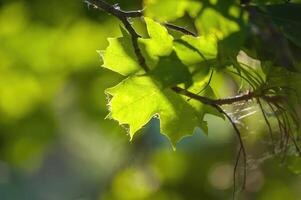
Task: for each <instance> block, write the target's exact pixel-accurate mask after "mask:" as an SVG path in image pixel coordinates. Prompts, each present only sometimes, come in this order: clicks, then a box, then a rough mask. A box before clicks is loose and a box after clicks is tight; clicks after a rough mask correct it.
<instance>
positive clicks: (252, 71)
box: [101, 0, 301, 145]
mask: <svg viewBox="0 0 301 200" xmlns="http://www.w3.org/2000/svg"><path fill="white" fill-rule="evenodd" d="M249 3H251V4H249ZM275 3H277V4H275ZM270 4H271V5H270ZM166 5H168V6H166ZM145 7H146V8H147V9H146V11H145V15H146V16H149V17H144V21H145V24H146V29H147V33H148V34H147V36H146V37H141V38H138V47H135V45H133V43H132V42H133V41H132V39H133V38H132V35H131V33H130V32H128V31H127V30H126V29H124V28H122V27H121V32H122V37H119V38H110V39H109V46H108V48H107V49H106V50H105V51H103V52H101V55H102V59H103V63H104V64H103V67H104V68H107V69H110V70H112V71H115V72H117V73H119V74H121V75H122V76H124V77H125V79H124V80H123V81H122V82H121V83H120V84H118V85H117V86H115V87H113V88H109V89H107V90H106V93H107V94H108V96H109V109H110V114H109V117H110V118H113V119H115V120H117V121H118V122H119V124H121V125H123V126H125V127H127V129H128V131H129V135H130V138H131V139H132V138H133V136H134V135H135V133H137V131H139V130H140V129H141V128H142V127H143V126H145V125H146V124H147V123H148V122H149V121H150V120H151V119H152V118H153V117H157V118H159V119H160V127H161V133H163V134H164V135H166V136H168V138H169V139H170V140H171V142H172V144H173V145H175V144H176V142H178V141H179V140H180V139H181V138H183V137H184V136H186V135H190V134H192V133H193V132H194V129H195V128H201V129H202V130H203V131H204V132H207V126H206V122H205V120H204V116H205V115H206V114H211V115H216V116H218V117H223V115H222V114H225V113H221V112H220V110H219V109H216V107H214V106H212V105H208V104H206V103H205V104H204V102H202V101H199V100H197V99H191V98H190V97H188V96H187V95H186V96H185V94H184V95H183V93H182V95H181V94H177V93H176V92H175V91H174V90H173V89H172V88H173V87H175V86H177V87H180V88H182V89H183V90H184V91H189V92H191V93H193V94H196V95H201V96H202V97H205V98H208V99H216V98H217V97H218V96H220V94H218V93H217V91H218V90H219V88H216V86H215V87H214V84H210V83H211V80H212V76H213V74H214V73H225V74H228V75H230V76H232V78H233V81H234V82H235V83H236V84H237V86H240V89H241V90H244V91H248V90H251V91H252V92H253V93H254V94H255V95H254V96H255V97H258V98H257V99H258V100H259V98H261V97H266V95H268V96H281V97H283V96H285V100H283V101H282V102H280V103H275V105H274V104H273V105H271V104H272V103H273V102H269V101H267V104H268V105H269V106H270V109H272V110H273V111H275V112H274V113H277V112H278V113H282V114H283V113H284V114H285V115H289V116H290V117H289V119H288V121H289V122H291V121H292V122H293V124H294V128H295V129H294V130H298V127H297V124H298V119H297V118H298V116H297V114H296V112H295V111H296V110H295V109H296V107H295V106H296V105H297V104H298V101H299V94H300V92H301V91H300V87H299V86H300V85H301V83H300V74H299V72H298V71H299V69H300V63H301V62H300V59H299V57H298V55H299V54H298V53H300V47H301V46H300V38H299V36H300V34H298V33H299V31H300V30H299V29H298V28H299V27H301V26H300V19H301V16H300V14H299V12H298V10H300V7H301V6H300V5H299V4H286V3H285V4H284V3H283V2H281V4H279V2H278V1H264V2H263V1H251V2H248V3H247V4H246V5H243V6H242V5H240V4H237V2H235V1H227V2H225V1H202V2H198V1H190V0H182V1H145ZM118 9H119V8H118ZM185 16H188V17H189V18H191V19H192V22H193V23H192V24H193V26H192V29H194V31H196V32H198V33H199V35H200V36H198V37H195V36H194V35H195V34H194V33H191V32H190V31H188V30H187V29H185V28H181V27H178V26H173V25H169V24H164V22H166V21H174V22H175V23H177V22H178V21H177V20H178V19H180V18H183V17H185ZM152 18H156V19H158V20H159V21H160V22H161V23H160V22H159V21H155V20H153V19H152ZM179 23H181V22H180V21H179ZM164 25H165V26H164ZM167 28H171V29H174V30H177V31H179V30H180V32H182V33H183V34H180V35H179V34H177V33H175V31H174V30H171V31H168V30H167ZM185 33H188V34H185ZM189 33H191V34H189ZM137 51H141V52H140V53H141V56H142V57H143V58H144V59H145V63H146V65H147V66H148V67H149V70H148V71H145V70H143V68H141V62H139V55H138V58H137ZM250 56H251V57H252V58H251V57H250ZM242 83H244V84H242ZM254 96H252V98H253V97H254ZM252 98H250V99H246V100H251V99H252ZM264 100H267V99H266V98H264ZM259 103H260V102H259ZM279 104H281V105H279ZM260 105H261V109H262V111H263V115H264V116H265V117H266V111H265V110H264V107H263V106H262V104H261V103H260ZM281 109H282V110H281ZM279 110H280V111H279ZM287 113H288V114H287ZM275 115H276V114H275ZM276 117H277V116H276ZM277 119H280V117H277ZM289 122H288V123H284V122H283V124H290V123H289ZM267 123H268V124H269V122H268V121H267ZM287 126H288V125H287ZM287 126H285V127H286V128H287ZM294 134H297V133H295V132H294Z"/></svg>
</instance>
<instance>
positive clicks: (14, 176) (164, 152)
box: [0, 0, 301, 200]
mask: <svg viewBox="0 0 301 200" xmlns="http://www.w3.org/2000/svg"><path fill="white" fill-rule="evenodd" d="M108 2H110V3H120V5H121V6H122V8H125V9H137V8H139V9H140V8H142V7H143V6H142V4H143V3H142V2H140V1H138V0H137V1H136V0H132V1H119V2H118V1H108ZM258 2H259V1H258ZM261 2H262V1H261ZM266 2H267V1H265V3H266ZM270 2H272V1H270ZM273 2H276V1H273ZM167 4H168V5H169V6H166V5H167ZM144 7H145V8H146V10H145V13H146V14H147V15H148V16H150V17H153V18H156V19H159V20H162V21H164V20H166V21H175V22H176V23H178V24H180V25H182V24H188V28H192V29H195V30H197V29H199V31H200V32H201V33H203V34H206V33H207V31H208V32H212V30H213V32H215V33H217V35H218V38H227V37H228V36H229V35H231V34H232V33H235V32H237V31H242V30H241V29H240V28H239V27H241V26H238V25H237V24H240V23H244V20H246V18H247V17H246V16H243V17H244V18H243V19H240V18H239V15H238V11H237V8H236V7H235V6H233V2H232V1H221V0H220V1H213V0H211V1H207V0H206V1H205V0H204V1H202V3H200V2H199V1H190V0H186V1H185V0H181V1H176V0H164V1H163V0H162V1H159V0H147V1H145V2H144ZM162 9H163V10H162ZM199 12H201V14H200V15H199ZM187 13H188V14H187ZM208 15H209V17H208ZM194 17H198V19H199V20H202V18H205V19H207V18H209V19H210V20H205V21H206V23H201V21H197V23H196V24H193V23H191V18H194ZM229 24H230V25H229ZM118 25H119V22H118V21H117V20H116V19H114V18H113V17H112V16H108V15H106V14H105V13H101V12H98V11H95V10H93V9H89V8H88V7H87V6H86V5H85V4H84V3H83V2H82V1H73V0H65V1H63V2H62V1H59V0H52V1H47V2H46V1H39V0H16V1H15V0H2V1H1V2H0V199H1V200H2V199H3V200H21V199H22V200H23V199H29V200H40V199H45V200H57V199H64V200H73V199H85V200H86V199H87V200H90V199H91V200H94V199H104V200H127V199H131V200H135V199H137V200H167V199H172V200H190V199H191V200H197V199H231V195H232V184H233V180H232V169H233V163H234V160H235V152H236V145H235V142H234V134H232V129H231V126H230V125H229V124H228V123H227V122H226V121H224V120H222V119H219V118H218V119H216V118H214V117H210V116H207V117H206V120H207V121H208V126H209V133H208V136H205V134H204V133H202V132H200V131H199V132H197V133H195V134H194V135H193V136H192V137H190V138H185V139H184V140H183V141H182V142H180V143H179V144H178V146H177V151H176V152H174V151H173V150H172V149H171V147H170V145H169V143H168V141H167V139H166V138H164V137H163V136H161V135H159V127H158V126H159V123H158V120H155V119H154V120H152V121H151V123H150V124H149V125H147V126H146V127H145V128H144V129H143V130H142V131H140V134H138V136H137V138H136V139H134V140H133V141H132V142H131V143H129V142H128V136H126V134H125V131H124V130H123V129H122V128H120V127H118V124H117V123H116V122H114V121H111V120H105V119H104V118H105V117H106V116H107V114H108V111H107V107H106V104H107V101H106V96H105V94H104V90H105V88H108V87H111V86H113V85H115V84H116V83H117V82H119V81H120V80H121V77H120V76H119V75H116V74H114V73H112V72H110V71H108V70H105V69H102V68H101V67H100V66H101V63H100V62H99V56H98V53H97V50H100V49H104V48H105V47H107V45H108V44H109V42H108V41H107V38H108V37H114V36H120V35H121V33H120V31H119V26H118ZM141 32H143V30H141ZM206 37H207V36H206ZM208 37H211V36H208ZM297 39H298V38H297ZM185 40H187V42H188V43H189V41H190V39H189V38H185ZM212 40H214V39H212ZM147 43H149V42H146V45H147ZM179 48H185V47H183V46H182V47H181V46H180V45H179ZM196 48H203V46H202V41H200V46H197V47H196ZM215 48H216V46H215V45H213V47H212V49H213V50H212V51H209V52H208V56H209V57H210V55H211V54H216V51H215ZM148 50H149V51H152V48H151V47H149V49H148ZM155 56H156V55H154V57H155ZM226 56H229V55H226ZM116 59H117V58H116ZM195 60H201V59H200V58H199V57H198V56H197V55H196V59H195ZM204 76H205V77H208V72H207V71H206V72H203V71H202V72H198V76H197V77H195V78H198V77H199V78H200V77H201V78H203V77H204ZM227 76H228V75H225V74H223V73H218V74H217V75H216V76H214V79H213V80H212V84H213V86H212V87H214V88H218V89H217V90H219V91H216V92H215V93H217V94H221V95H222V96H223V95H231V94H232V93H233V91H229V90H228V89H227V88H229V87H230V88H231V87H233V82H231V81H230V79H228V78H225V77H227ZM251 107H252V109H253V110H258V108H256V107H255V106H254V105H253V106H251ZM237 109H241V110H242V108H241V107H238V108H237ZM246 114H248V112H247V113H246ZM241 121H242V124H243V125H244V124H245V126H243V127H242V129H243V130H245V131H244V132H246V133H247V132H248V130H247V129H251V130H253V133H252V134H250V135H246V134H245V137H248V139H249V140H250V141H251V142H249V143H250V144H248V149H249V152H250V154H251V155H252V156H253V157H254V159H250V162H251V161H252V162H251V164H250V166H251V168H252V169H250V173H249V180H248V181H249V182H248V189H247V190H246V191H245V192H244V193H242V194H241V196H240V199H260V200H268V199H287V200H296V199H301V193H300V187H301V178H300V175H298V174H300V161H299V160H298V159H296V158H295V157H290V158H289V159H288V162H287V163H288V164H289V167H288V168H287V167H283V166H280V162H279V158H275V159H272V158H270V157H269V155H266V154H264V152H266V151H267V150H266V149H265V148H266V147H265V146H264V145H262V144H261V142H265V139H266V138H265V134H264V133H265V132H266V127H265V124H264V122H263V120H262V118H261V116H260V115H259V114H257V115H251V117H247V118H245V119H242V120H241ZM254 121H255V122H256V123H254ZM252 122H253V124H252ZM265 159H266V160H267V161H266V162H264V163H262V160H265Z"/></svg>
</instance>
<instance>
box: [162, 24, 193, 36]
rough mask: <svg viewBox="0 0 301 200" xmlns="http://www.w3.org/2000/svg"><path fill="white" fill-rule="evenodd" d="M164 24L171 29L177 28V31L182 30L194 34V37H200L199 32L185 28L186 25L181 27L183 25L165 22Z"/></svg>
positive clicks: (184, 32) (186, 33)
mask: <svg viewBox="0 0 301 200" xmlns="http://www.w3.org/2000/svg"><path fill="white" fill-rule="evenodd" d="M163 25H164V26H165V27H166V28H169V29H171V30H175V31H178V32H181V33H183V34H185V35H191V36H194V37H198V35H197V34H195V33H193V32H192V31H190V30H188V29H186V28H184V27H181V26H178V25H175V24H171V23H163Z"/></svg>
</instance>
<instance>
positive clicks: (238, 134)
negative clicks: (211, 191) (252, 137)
mask: <svg viewBox="0 0 301 200" xmlns="http://www.w3.org/2000/svg"><path fill="white" fill-rule="evenodd" d="M214 107H215V108H216V109H217V110H218V111H219V112H220V113H221V114H223V115H225V116H226V118H227V119H228V120H229V122H230V123H231V125H232V127H233V129H234V130H235V133H236V135H237V138H238V140H239V144H240V148H241V150H240V151H241V152H242V155H243V165H244V172H243V184H242V188H241V190H244V189H245V187H246V183H247V153H246V148H245V146H244V142H243V140H242V137H241V133H240V131H239V129H238V127H237V126H236V124H235V122H234V121H233V120H232V118H231V117H230V115H228V113H226V111H224V110H223V109H222V108H221V107H219V106H218V105H215V106H214ZM238 156H239V157H240V153H239V154H238ZM239 157H238V160H239ZM237 162H238V161H237ZM236 168H237V167H236ZM234 172H235V173H236V170H234Z"/></svg>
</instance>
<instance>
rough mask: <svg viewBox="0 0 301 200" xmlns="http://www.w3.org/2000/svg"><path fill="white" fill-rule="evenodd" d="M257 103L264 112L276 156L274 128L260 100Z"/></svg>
mask: <svg viewBox="0 0 301 200" xmlns="http://www.w3.org/2000/svg"><path fill="white" fill-rule="evenodd" d="M257 102H258V105H259V107H260V110H261V112H262V116H263V118H264V120H265V122H266V124H267V126H268V129H269V134H270V138H271V142H272V146H273V153H274V154H276V145H275V141H274V136H273V130H272V126H271V124H270V121H269V119H268V118H267V116H266V114H265V112H264V109H263V105H262V103H261V101H260V99H259V98H258V99H257Z"/></svg>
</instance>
